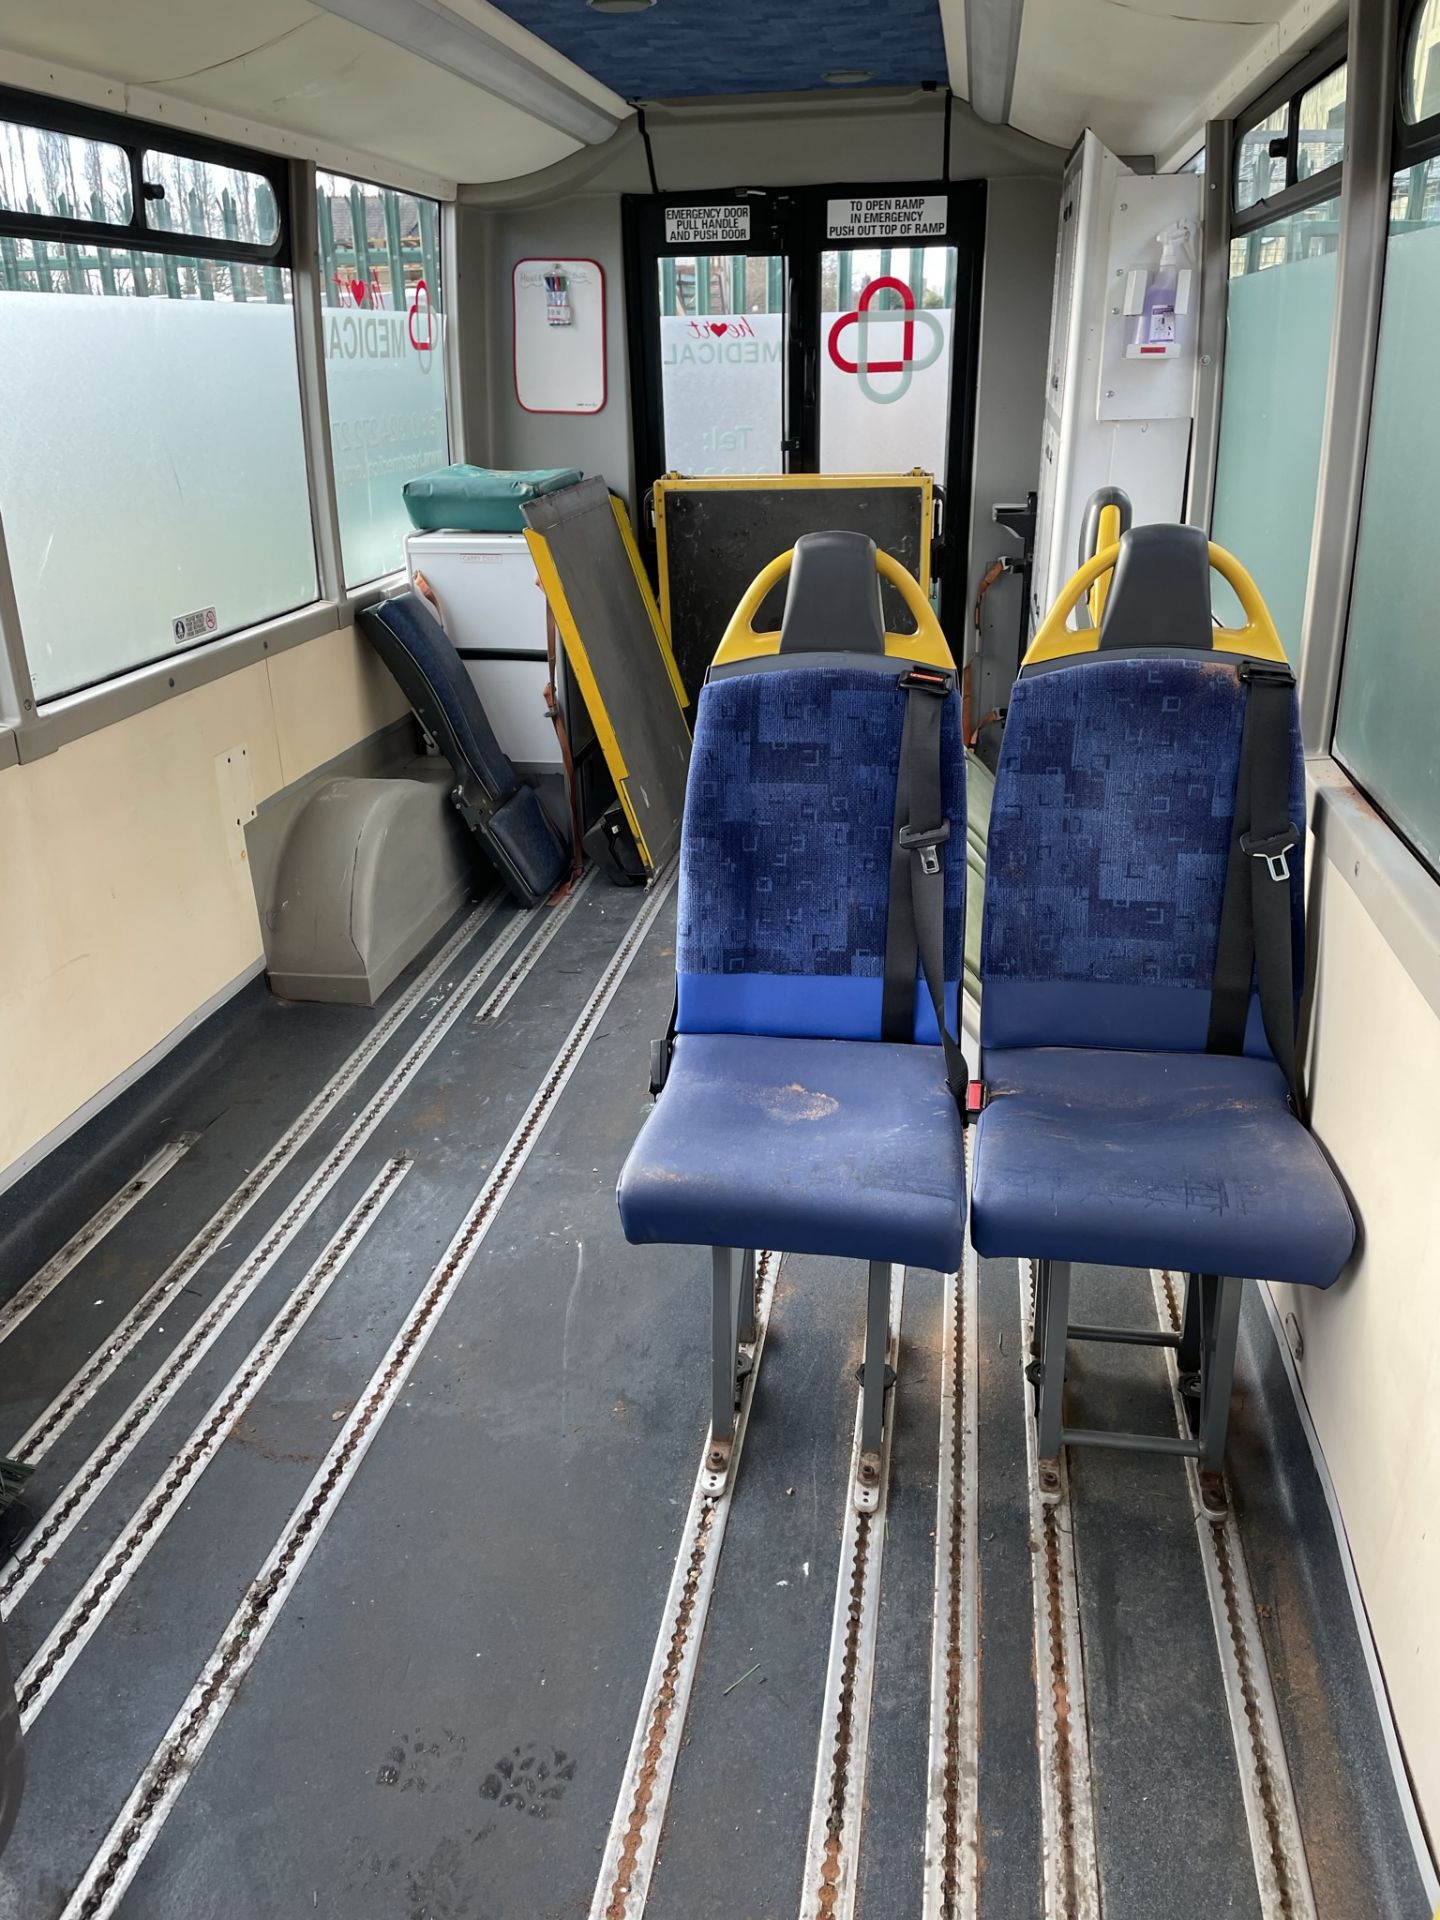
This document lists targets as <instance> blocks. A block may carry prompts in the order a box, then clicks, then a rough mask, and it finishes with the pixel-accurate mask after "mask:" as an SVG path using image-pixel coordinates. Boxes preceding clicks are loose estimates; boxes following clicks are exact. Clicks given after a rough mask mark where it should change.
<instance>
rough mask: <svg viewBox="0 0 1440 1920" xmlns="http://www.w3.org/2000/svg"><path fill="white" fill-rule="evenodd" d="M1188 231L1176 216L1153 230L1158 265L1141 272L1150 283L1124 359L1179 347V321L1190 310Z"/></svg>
mask: <svg viewBox="0 0 1440 1920" xmlns="http://www.w3.org/2000/svg"><path fill="white" fill-rule="evenodd" d="M1191 235H1192V229H1191V225H1190V222H1189V221H1188V220H1176V221H1175V222H1174V223H1173V224H1172V225H1170V226H1168V227H1166V228H1165V229H1164V231H1163V232H1161V233H1158V234H1156V236H1155V238H1156V241H1157V243H1158V244H1159V247H1160V265H1159V266H1158V267H1157V268H1156V269H1155V271H1154V273H1153V274H1146V275H1144V278H1145V280H1147V281H1148V283H1149V284H1148V285H1147V286H1146V288H1145V295H1144V299H1143V300H1142V301H1141V302H1139V303H1138V304H1139V311H1138V313H1136V314H1135V318H1134V320H1133V322H1132V325H1131V329H1130V338H1129V341H1128V342H1127V344H1126V348H1125V356H1126V358H1127V359H1130V360H1137V359H1142V358H1146V359H1148V358H1149V357H1151V356H1152V355H1153V356H1155V357H1156V358H1162V357H1168V356H1169V355H1171V354H1173V353H1177V352H1178V351H1179V347H1180V335H1179V326H1178V321H1179V319H1180V317H1181V316H1182V315H1184V314H1186V313H1188V312H1189V310H1190V282H1191V275H1192V272H1193V269H1192V266H1191V257H1190V240H1191ZM1128 304H1129V303H1128V302H1127V305H1128ZM1131 310H1132V311H1133V309H1131Z"/></svg>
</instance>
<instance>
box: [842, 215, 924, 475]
mask: <svg viewBox="0 0 1440 1920" xmlns="http://www.w3.org/2000/svg"><path fill="white" fill-rule="evenodd" d="M957 259H958V256H957V253H956V250H955V248H954V247H905V246H899V247H842V248H839V249H838V250H835V251H827V252H825V253H822V254H821V256H820V285H821V289H822V292H821V302H822V306H823V312H822V313H821V316H820V337H821V340H822V342H823V343H824V344H823V348H822V351H821V354H820V470H821V472H822V473H907V472H909V470H910V469H911V468H912V467H922V468H923V469H924V470H925V472H926V473H931V474H934V476H935V478H936V480H938V481H939V482H940V483H941V485H942V486H943V485H944V482H945V456H946V450H947V442H948V437H949V431H950V360H951V342H952V339H953V337H954V321H955V276H956V266H957Z"/></svg>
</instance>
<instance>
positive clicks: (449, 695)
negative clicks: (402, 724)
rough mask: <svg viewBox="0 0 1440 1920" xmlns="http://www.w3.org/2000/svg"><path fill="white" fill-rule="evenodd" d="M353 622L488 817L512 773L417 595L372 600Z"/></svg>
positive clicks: (511, 787)
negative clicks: (388, 670) (357, 622)
mask: <svg viewBox="0 0 1440 1920" xmlns="http://www.w3.org/2000/svg"><path fill="white" fill-rule="evenodd" d="M359 624H360V628H361V631H362V632H363V633H364V634H365V637H366V638H367V639H368V640H369V642H370V644H371V645H372V646H373V647H374V649H375V651H376V652H377V653H378V654H379V655H380V658H381V659H382V660H383V661H384V662H385V664H386V666H387V667H388V668H389V669H390V671H391V673H392V674H393V675H394V676H395V679H396V682H397V683H398V685H399V688H400V691H401V692H402V693H403V694H404V695H405V698H406V699H407V700H408V701H409V702H410V705H411V706H412V707H413V708H414V709H415V713H416V716H417V718H418V719H419V721H420V724H421V725H422V726H423V727H424V729H425V731H426V732H427V733H428V734H429V735H430V737H431V739H432V740H434V742H435V744H436V746H437V747H439V749H440V751H441V753H443V754H444V756H445V758H446V759H447V760H448V761H449V762H450V764H451V766H452V767H453V768H454V769H455V773H456V775H457V777H458V779H459V781H460V785H461V788H462V789H463V790H464V791H465V793H466V797H467V799H469V801H470V802H471V804H472V805H475V806H477V807H479V808H481V809H482V810H484V811H489V810H490V809H492V808H494V807H497V806H499V805H500V803H501V802H502V801H503V800H507V799H508V798H509V797H510V795H511V794H512V793H514V792H515V789H516V787H517V786H518V785H519V782H518V780H517V778H516V774H515V769H514V767H513V766H512V765H511V763H510V760H509V757H508V756H507V754H506V753H505V751H504V749H503V748H502V747H501V745H500V742H499V741H498V740H497V739H496V738H495V732H494V729H493V728H492V727H491V725H490V722H489V720H488V719H487V718H486V716H485V709H484V707H482V706H481V704H480V696H479V694H478V693H476V691H475V684H474V682H473V681H472V680H471V678H470V676H469V674H468V673H467V672H466V671H465V663H464V661H463V660H462V659H461V658H460V656H459V654H458V653H457V652H456V651H455V647H454V644H453V642H452V641H451V639H450V637H449V635H448V634H447V633H446V632H445V629H444V628H443V627H442V626H441V625H440V622H439V621H438V620H437V619H436V618H435V616H434V614H433V613H431V611H430V609H429V608H428V607H427V606H426V605H425V603H424V601H423V600H422V599H421V597H420V595H419V594H418V593H416V592H414V591H413V590H407V591H406V592H404V593H397V594H393V595H392V596H391V597H390V598H389V599H388V600H377V601H376V603H375V604H374V606H370V607H365V608H363V609H362V611H361V613H360V615H359Z"/></svg>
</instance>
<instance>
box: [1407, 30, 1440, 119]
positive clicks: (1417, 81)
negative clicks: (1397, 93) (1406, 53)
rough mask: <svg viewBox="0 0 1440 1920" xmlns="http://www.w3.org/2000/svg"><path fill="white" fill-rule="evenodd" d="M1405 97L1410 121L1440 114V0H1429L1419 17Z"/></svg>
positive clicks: (1411, 45)
mask: <svg viewBox="0 0 1440 1920" xmlns="http://www.w3.org/2000/svg"><path fill="white" fill-rule="evenodd" d="M1403 100H1404V110H1405V118H1406V119H1407V120H1411V121H1415V120H1429V119H1431V118H1433V116H1434V115H1435V114H1437V113H1440V0H1425V4H1424V6H1423V7H1422V8H1421V9H1420V11H1419V13H1418V14H1417V16H1416V19H1415V31H1414V33H1413V34H1412V35H1411V39H1410V57H1409V59H1408V60H1407V61H1406V63H1405V75H1404V87H1403Z"/></svg>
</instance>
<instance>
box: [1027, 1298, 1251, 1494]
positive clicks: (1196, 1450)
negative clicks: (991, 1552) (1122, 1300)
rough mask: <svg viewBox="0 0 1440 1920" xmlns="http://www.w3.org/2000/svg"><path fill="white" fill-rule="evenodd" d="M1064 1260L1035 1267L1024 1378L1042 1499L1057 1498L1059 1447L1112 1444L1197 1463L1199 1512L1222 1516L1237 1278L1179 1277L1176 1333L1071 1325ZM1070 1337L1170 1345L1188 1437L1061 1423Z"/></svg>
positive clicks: (1237, 1327)
mask: <svg viewBox="0 0 1440 1920" xmlns="http://www.w3.org/2000/svg"><path fill="white" fill-rule="evenodd" d="M1070 1267H1071V1263H1070V1262H1069V1261H1068V1260H1037V1261H1036V1262H1035V1316H1034V1329H1033V1332H1032V1335H1031V1342H1030V1356H1031V1357H1030V1364H1029V1366H1028V1367H1027V1368H1026V1377H1027V1378H1028V1379H1029V1380H1030V1382H1031V1384H1032V1385H1033V1386H1034V1388H1035V1426H1036V1450H1037V1453H1038V1455H1039V1479H1040V1493H1041V1497H1042V1498H1043V1499H1046V1500H1057V1499H1058V1498H1059V1497H1060V1490H1061V1479H1060V1449H1061V1448H1062V1447H1066V1446H1070V1447H1115V1448H1119V1449H1121V1450H1123V1451H1125V1452H1129V1453H1170V1454H1180V1455H1181V1456H1183V1457H1184V1458H1186V1459H1191V1460H1194V1461H1196V1462H1197V1464H1198V1467H1199V1474H1200V1495H1201V1501H1202V1504H1203V1506H1204V1508H1205V1511H1206V1512H1207V1513H1208V1514H1210V1515H1212V1516H1213V1517H1214V1518H1216V1519H1221V1518H1223V1517H1224V1515H1225V1514H1226V1512H1227V1511H1228V1507H1227V1503H1226V1494H1225V1483H1224V1477H1223V1476H1224V1464H1225V1436H1226V1432H1227V1430H1228V1427H1229V1421H1230V1397H1231V1391H1232V1389H1233V1387H1234V1384H1235V1352H1236V1347H1237V1344H1238V1341H1239V1332H1240V1300H1241V1288H1242V1286H1243V1285H1244V1282H1243V1281H1240V1280H1236V1279H1233V1278H1230V1277H1228V1276H1224V1275H1221V1274H1215V1273H1190V1274H1187V1275H1186V1276H1185V1308H1184V1313H1183V1315H1182V1317H1181V1326H1180V1331H1179V1332H1178V1333H1167V1332H1160V1331H1154V1332H1152V1331H1150V1330H1148V1329H1145V1328H1140V1327H1095V1326H1086V1325H1083V1324H1081V1325H1072V1323H1071V1320H1070ZM1072 1340H1094V1341H1099V1342H1101V1343H1102V1344H1105V1345H1114V1346H1129V1347H1161V1348H1165V1347H1170V1348H1173V1349H1174V1351H1175V1358H1176V1363H1177V1366H1178V1369H1179V1375H1180V1391H1181V1393H1182V1395H1183V1396H1184V1400H1185V1405H1186V1407H1187V1409H1188V1410H1189V1414H1190V1424H1191V1428H1192V1437H1191V1438H1189V1439H1183V1438H1181V1437H1180V1436H1179V1435H1176V1434H1157V1433H1126V1432H1123V1431H1121V1430H1119V1429H1111V1428H1103V1429H1102V1428H1095V1427H1067V1426H1066V1425H1065V1408H1064V1402H1065V1364H1066V1357H1067V1350H1068V1347H1069V1343H1070V1342H1071V1341H1072Z"/></svg>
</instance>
